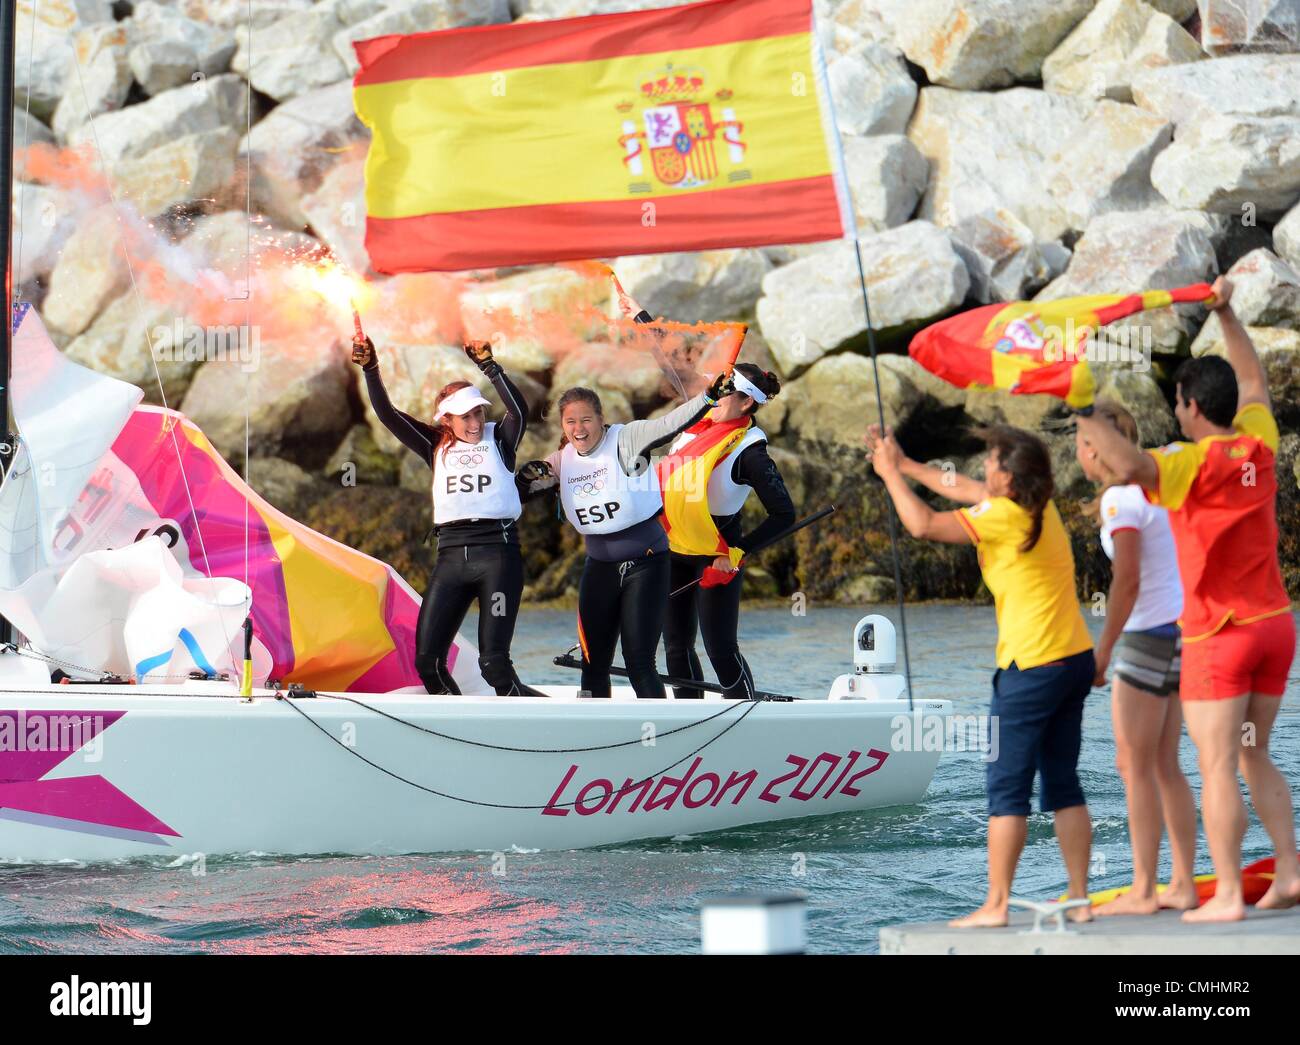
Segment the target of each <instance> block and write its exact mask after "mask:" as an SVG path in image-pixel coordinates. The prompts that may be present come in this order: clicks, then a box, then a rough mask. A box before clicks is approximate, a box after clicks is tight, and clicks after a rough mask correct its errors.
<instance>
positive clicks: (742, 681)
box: [664, 555, 754, 700]
mask: <svg viewBox="0 0 1300 1045" xmlns="http://www.w3.org/2000/svg"><path fill="white" fill-rule="evenodd" d="M711 562H713V559H712V557H710V556H707V555H674V556H673V557H672V586H671V590H672V591H677V590H678V589H679V588H680V587H682V585H684V584H690V582H691V581H693V580H696V579H698V578H699V577H700V575H701V574H702V573H703V572H704V567H706V566H708V565H709V563H711ZM744 579H745V571H744V570H743V569H742V570H741V571H740V573H739V574H738V575H737V576H736V577H733V578H732V579H731V580H730V581H729V582H728V583H726V584H720V585H718V586H717V587H716V588H704V587H701V586H700V585H698V584H697V585H695V586H694V587H692V588H687V589H686V591H684V592H682V593H681V594H680V595H677V596H674V597H673V598H670V599H669V600H668V626H667V629H666V630H665V633H664V645H665V647H666V649H667V653H668V674H669V675H673V676H675V677H676V678H679V679H697V680H699V681H700V682H703V681H704V669H703V668H702V667H701V666H700V658H699V657H698V656H697V655H696V653H695V632H696V627H697V623H698V628H699V630H700V631H702V632H704V649H705V651H706V652H707V653H708V655H709V663H711V664H712V665H713V670H714V672H716V673H717V676H718V682H720V683H721V684H722V686H723V687H724V689H725V690H726V696H728V697H730V698H732V699H736V700H742V699H749V698H752V697H753V696H754V674H753V672H751V671H750V670H749V664H748V663H747V662H746V661H745V658H744V657H742V656H741V655H740V646H739V644H738V643H737V642H736V629H737V626H738V625H739V623H740V586H741V584H742V583H744ZM673 694H674V696H676V697H677V699H678V700H682V699H684V698H687V697H702V696H704V694H703V693H701V692H700V691H699V690H698V689H682V688H681V687H675V688H674V690H673Z"/></svg>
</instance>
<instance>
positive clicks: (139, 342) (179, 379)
mask: <svg viewBox="0 0 1300 1045" xmlns="http://www.w3.org/2000/svg"><path fill="white" fill-rule="evenodd" d="M178 319H180V320H181V321H182V323H183V322H184V321H183V317H180V316H179V314H178V313H177V312H176V310H175V308H174V307H173V306H172V305H163V304H159V303H158V302H156V301H153V300H151V299H150V298H148V297H147V296H143V295H137V294H135V293H134V292H133V291H130V290H128V291H126V292H125V293H124V294H121V295H119V296H118V297H117V298H115V299H114V300H113V301H112V302H110V303H109V305H108V307H107V308H105V309H104V311H103V312H101V313H100V314H99V315H98V316H97V317H95V321H94V322H93V323H92V324H91V325H90V327H89V328H88V329H87V330H86V331H85V333H83V334H81V335H80V336H79V337H76V338H74V339H73V340H72V341H71V342H69V344H68V346H67V347H66V348H65V349H64V352H65V353H66V354H67V356H68V358H69V359H72V360H74V361H75V362H78V363H80V364H81V365H82V366H87V367H90V368H91V369H92V370H95V371H98V372H99V373H101V374H107V375H108V376H109V377H115V378H117V379H118V380H119V381H126V382H128V383H129V384H133V385H136V386H138V387H139V388H141V389H143V390H144V393H145V400H146V401H147V402H150V403H159V404H161V403H163V402H166V403H167V404H168V405H169V406H172V407H176V406H179V405H180V402H181V400H182V398H183V397H184V395H185V392H186V390H187V389H188V388H189V385H190V380H191V378H193V376H194V371H196V370H197V369H198V368H199V365H200V363H201V362H202V361H201V360H199V359H186V358H185V354H184V343H183V339H182V343H181V345H179V346H173V342H174V341H175V340H176V339H175V338H174V337H173V336H172V335H173V331H174V330H175V328H176V324H177V320H178ZM173 347H176V348H177V349H178V350H177V351H173ZM155 361H156V362H157V369H156V370H155V369H154V363H155ZM159 380H161V382H162V387H161V394H160V389H159ZM232 409H233V407H232Z"/></svg>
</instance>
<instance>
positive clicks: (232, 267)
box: [184, 210, 325, 297]
mask: <svg viewBox="0 0 1300 1045" xmlns="http://www.w3.org/2000/svg"><path fill="white" fill-rule="evenodd" d="M184 245H185V250H186V251H187V252H188V253H189V255H190V257H191V258H192V259H193V260H194V261H195V263H196V264H198V265H201V266H203V267H204V268H209V269H213V270H215V271H217V272H220V273H222V274H223V275H224V276H226V278H227V279H229V280H230V281H231V294H230V296H231V297H238V296H242V295H243V293H244V290H245V287H244V283H245V280H246V279H247V278H248V277H249V276H250V275H252V274H255V273H256V272H257V269H258V268H259V266H260V265H261V263H262V261H263V256H264V255H267V254H271V255H281V256H286V257H292V258H301V259H306V258H310V257H314V256H317V255H320V256H323V255H324V253H325V248H324V246H323V245H322V244H321V243H320V241H319V240H316V239H313V238H312V237H311V236H308V235H307V234H306V233H303V232H296V231H293V230H290V229H277V228H273V227H270V226H268V225H267V224H266V223H265V221H264V219H261V218H259V217H258V216H257V215H252V216H251V217H250V216H249V215H248V214H245V213H244V211H242V210H228V211H222V212H221V213H218V214H205V215H202V216H201V217H198V218H195V219H194V220H193V222H191V223H190V226H189V229H188V232H187V234H186V236H185V239H184Z"/></svg>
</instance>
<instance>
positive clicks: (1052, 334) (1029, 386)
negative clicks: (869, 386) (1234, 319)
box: [908, 283, 1212, 409]
mask: <svg viewBox="0 0 1300 1045" xmlns="http://www.w3.org/2000/svg"><path fill="white" fill-rule="evenodd" d="M1211 297H1212V293H1211V290H1210V285H1209V284H1208V283H1194V284H1192V285H1191V286H1188V287H1179V288H1177V289H1175V290H1147V291H1144V292H1142V293H1140V294H1091V295H1087V296H1083V297H1074V298H1061V299H1060V300H1059V301H1013V302H1010V303H1009V304H1004V303H995V304H992V305H984V306H983V307H981V308H975V309H971V310H970V311H969V312H962V313H961V314H959V315H956V316H952V317H950V318H948V319H945V320H941V321H940V322H938V323H933V324H931V325H930V326H928V327H926V328H925V329H924V330H922V331H921V332H920V333H918V334H917V335H916V336H915V337H914V338H912V344H911V346H910V348H909V350H908V351H909V353H910V354H911V356H912V358H913V359H915V360H916V361H917V362H918V363H920V364H921V365H922V366H923V367H925V369H926V370H928V371H930V373H932V374H934V375H935V376H936V377H941V378H943V380H945V381H947V382H948V383H949V384H952V385H955V386H956V387H958V388H991V389H1002V390H1004V391H1008V392H1010V393H1012V394H1013V395H1051V396H1056V397H1057V398H1058V399H1064V400H1065V402H1066V403H1068V404H1069V405H1070V406H1072V407H1074V408H1075V409H1081V408H1083V407H1086V406H1090V405H1091V404H1092V401H1093V397H1094V396H1095V395H1096V381H1095V380H1094V378H1093V375H1092V370H1091V368H1090V367H1089V366H1088V361H1087V358H1086V349H1087V345H1088V341H1089V339H1090V338H1091V337H1092V336H1093V335H1094V334H1095V333H1096V331H1097V330H1099V329H1100V328H1101V327H1103V326H1105V325H1106V324H1107V323H1113V322H1114V321H1115V320H1117V319H1123V318H1124V317H1125V316H1131V315H1134V314H1135V313H1138V312H1144V311H1146V310H1148V309H1153V308H1165V307H1167V306H1169V305H1173V304H1178V303H1193V302H1207V301H1209V300H1210V299H1211Z"/></svg>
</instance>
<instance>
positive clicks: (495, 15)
mask: <svg viewBox="0 0 1300 1045" xmlns="http://www.w3.org/2000/svg"><path fill="white" fill-rule="evenodd" d="M347 2H349V3H353V4H355V3H356V0H347ZM510 18H511V14H510V5H509V3H508V2H507V0H384V2H383V6H382V8H380V9H379V10H376V11H372V12H371V13H370V14H368V15H367V16H366V17H364V18H362V19H349V20H348V21H347V22H346V23H345V25H344V27H343V28H341V29H339V30H338V31H337V32H336V33H334V35H333V38H332V43H333V47H334V53H335V54H336V55H337V56H338V58H339V59H340V61H342V62H343V65H344V67H345V68H346V69H347V71H348V73H349V74H351V73H355V72H356V71H357V69H358V64H357V56H356V52H355V51H354V50H353V47H352V45H353V44H354V43H356V42H357V41H358V40H370V39H373V38H374V37H376V36H388V35H389V34H393V33H401V34H405V33H427V32H431V31H434V30H438V29H455V28H457V27H459V26H471V25H496V24H498V23H501V22H508V21H510Z"/></svg>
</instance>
